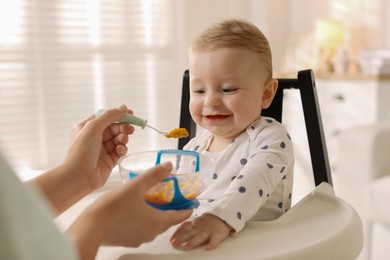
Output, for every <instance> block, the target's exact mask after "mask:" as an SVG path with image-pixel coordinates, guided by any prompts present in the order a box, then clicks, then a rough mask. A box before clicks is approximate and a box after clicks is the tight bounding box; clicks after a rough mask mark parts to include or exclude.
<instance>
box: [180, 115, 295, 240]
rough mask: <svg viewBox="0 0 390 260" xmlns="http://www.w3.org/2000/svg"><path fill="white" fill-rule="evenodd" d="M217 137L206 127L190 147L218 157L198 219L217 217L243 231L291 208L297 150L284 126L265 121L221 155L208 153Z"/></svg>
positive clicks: (268, 120)
mask: <svg viewBox="0 0 390 260" xmlns="http://www.w3.org/2000/svg"><path fill="white" fill-rule="evenodd" d="M212 138H213V135H212V134H211V133H210V132H208V131H207V130H205V129H202V130H200V131H199V132H198V133H197V135H196V136H195V137H194V138H193V139H192V140H191V141H190V142H189V143H188V144H187V145H186V146H185V147H184V149H186V150H195V151H198V152H200V153H203V154H207V155H208V156H210V157H212V158H214V159H216V161H215V162H216V166H215V173H214V175H213V177H212V180H210V183H208V184H207V187H206V189H205V191H204V192H203V193H202V194H200V196H198V199H199V201H200V203H201V204H200V206H199V208H198V209H196V210H195V211H194V215H195V216H199V215H201V214H203V213H206V212H207V213H209V214H213V215H215V216H217V217H219V218H220V219H222V220H224V221H225V222H226V223H227V224H229V225H230V226H231V227H232V228H233V229H234V230H235V231H236V232H238V231H240V230H241V229H243V227H244V226H245V223H246V222H247V221H249V220H272V219H276V218H278V217H279V216H281V215H282V214H283V213H284V212H286V211H287V210H288V209H289V208H290V206H291V193H292V187H293V168H294V152H293V147H292V142H291V138H290V136H289V135H288V133H287V131H286V129H285V128H284V127H283V126H282V125H281V124H280V123H279V122H277V121H276V120H274V119H272V118H269V117H261V118H260V119H258V120H256V121H255V122H254V123H252V124H251V126H250V127H248V128H247V129H246V130H245V131H244V132H243V133H241V134H240V135H239V136H237V138H236V139H235V140H234V141H233V142H232V143H231V144H229V146H228V147H227V148H226V149H225V150H224V151H223V152H219V153H218V154H214V153H210V152H207V149H208V147H209V145H210V143H211V140H212Z"/></svg>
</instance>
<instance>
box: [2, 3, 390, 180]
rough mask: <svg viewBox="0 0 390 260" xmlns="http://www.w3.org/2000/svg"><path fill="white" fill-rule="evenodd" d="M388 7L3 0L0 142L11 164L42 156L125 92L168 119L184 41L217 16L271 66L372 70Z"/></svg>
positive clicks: (152, 117)
mask: <svg viewBox="0 0 390 260" xmlns="http://www.w3.org/2000/svg"><path fill="white" fill-rule="evenodd" d="M388 13H390V4H389V1H387V0H370V1H368V0H319V1H310V0H291V1H290V0H277V1H270V0H229V1H227V0H213V1H206V0H187V1H179V0H165V1H153V0H142V1H141V0H127V1H120V0H102V1H99V0H63V1H60V0H56V1H52V0H29V1H26V0H25V1H24V0H13V1H6V0H0V118H1V120H0V141H1V147H2V152H3V153H4V154H5V155H6V156H7V158H9V160H10V162H11V163H12V165H13V166H14V167H15V169H17V171H18V173H20V174H22V173H23V174H29V172H31V170H41V169H46V168H48V167H51V166H53V165H55V164H56V163H58V162H59V161H61V159H62V158H63V156H64V154H65V151H66V147H67V142H68V135H69V131H70V128H71V127H72V125H73V124H75V123H76V122H79V121H80V120H82V119H84V118H85V117H87V116H88V115H90V114H91V113H93V112H94V111H95V110H97V109H98V108H104V107H112V106H117V105H119V104H122V103H125V104H127V105H128V106H129V107H131V108H133V109H134V112H135V114H136V115H138V116H140V117H144V118H147V119H148V121H149V123H150V124H151V125H153V126H155V127H157V128H159V129H163V130H169V129H171V128H173V127H176V126H177V125H178V121H179V106H180V94H181V89H180V87H181V77H182V73H183V71H184V70H185V69H186V68H187V47H188V45H189V44H190V43H191V41H192V40H193V39H194V37H196V35H197V34H198V33H199V32H200V31H201V30H202V29H204V28H205V27H207V26H209V25H210V24H212V23H214V22H217V21H220V20H221V19H224V18H232V17H236V18H237V17H238V18H244V19H247V20H249V21H251V22H253V23H255V24H256V25H257V26H258V27H259V28H260V29H261V30H262V31H263V32H264V33H265V35H266V36H267V37H268V39H269V41H270V43H271V46H272V50H273V62H274V72H275V76H276V77H277V76H285V75H286V76H288V75H294V76H295V74H296V71H297V70H300V69H306V68H312V69H314V70H315V72H316V76H317V78H318V77H325V78H326V77H328V78H329V77H334V76H335V75H336V76H337V75H338V76H340V77H345V78H346V79H350V78H351V77H356V78H359V77H363V75H376V74H377V73H378V70H379V67H380V65H381V64H382V63H383V61H382V60H381V59H380V56H381V54H383V55H382V56H386V55H387V58H388V56H389V53H388V51H386V49H387V50H388V49H390V20H389V18H388V17H387V16H386V15H385V14H388ZM364 55H365V56H366V59H365V60H362V57H363V56H364ZM363 58H364V57H363ZM369 62H371V66H366V65H367V64H368V63H369ZM381 62H382V63H381ZM378 64H379V65H378ZM365 67H367V68H365ZM135 137H136V138H132V140H131V145H130V151H134V150H135V151H137V150H149V149H158V148H168V147H176V140H169V139H163V138H161V136H158V135H156V134H155V133H154V132H153V131H150V130H144V131H143V130H141V129H137V131H136V135H135Z"/></svg>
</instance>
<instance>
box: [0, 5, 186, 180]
mask: <svg viewBox="0 0 390 260" xmlns="http://www.w3.org/2000/svg"><path fill="white" fill-rule="evenodd" d="M176 8H177V6H176V1H173V0H171V1H157V0H156V1H153V0H142V1H136V0H127V1H120V0H100V1H99V0H62V1H51V0H41V1H28V0H13V1H3V0H0V119H1V120H0V146H1V149H2V153H3V154H4V155H5V156H6V157H7V158H8V160H9V162H10V163H11V165H12V166H13V167H14V168H15V169H16V171H17V172H18V173H19V174H23V172H25V171H26V170H27V171H28V170H36V169H37V170H41V169H47V168H49V167H52V166H53V165H56V164H57V163H59V162H61V160H62V159H63V158H64V156H65V153H66V149H67V143H68V136H69V132H70V129H71V127H72V125H73V124H75V123H77V122H79V121H81V120H82V119H84V118H85V117H87V116H88V115H90V114H91V113H93V112H94V111H96V110H97V109H98V108H104V107H113V106H117V105H120V104H122V103H124V104H127V105H129V106H130V107H131V108H132V109H133V110H134V111H135V114H136V115H138V116H140V117H144V118H147V119H148V122H150V124H151V125H153V126H155V127H157V128H161V129H163V130H169V129H170V128H173V127H176V126H177V123H178V121H179V119H178V118H179V112H178V111H179V109H178V108H179V106H180V104H179V103H180V99H179V96H180V94H179V93H180V86H179V85H178V83H179V84H180V81H181V79H180V75H178V73H177V71H178V69H177V67H176V66H177V55H176V49H177V46H176V45H175V37H176V34H177V33H176V32H177V28H176V27H175V24H176V23H175V22H176V21H175V20H174V19H175V14H176ZM174 92H177V93H178V94H177V96H176V95H173V96H172V94H171V93H174ZM168 96H169V98H168ZM172 106H173V108H174V109H172ZM172 111H175V112H173V113H172ZM176 111H177V113H176ZM173 124H174V125H173ZM168 127H170V128H168ZM163 139H164V138H163ZM175 146H176V140H162V139H161V137H160V136H158V135H157V134H155V133H153V132H152V131H147V130H145V131H141V130H140V128H137V129H136V133H135V135H134V137H133V138H131V141H130V147H129V148H130V151H141V150H150V149H160V148H162V147H163V148H172V147H175Z"/></svg>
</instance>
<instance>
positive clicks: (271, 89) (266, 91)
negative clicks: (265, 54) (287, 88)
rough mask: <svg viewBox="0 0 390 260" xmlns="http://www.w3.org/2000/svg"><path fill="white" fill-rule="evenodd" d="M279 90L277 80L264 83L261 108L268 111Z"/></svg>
mask: <svg viewBox="0 0 390 260" xmlns="http://www.w3.org/2000/svg"><path fill="white" fill-rule="evenodd" d="M277 89H278V81H277V80H276V79H269V80H267V81H266V82H265V83H264V87H263V98H262V99H261V108H262V109H266V108H268V107H269V106H270V105H271V102H272V100H273V99H274V97H275V94H276V90H277Z"/></svg>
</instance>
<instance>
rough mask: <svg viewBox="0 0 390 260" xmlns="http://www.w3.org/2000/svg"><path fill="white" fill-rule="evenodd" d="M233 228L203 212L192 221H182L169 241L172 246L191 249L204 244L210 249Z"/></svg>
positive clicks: (216, 245) (215, 246)
mask: <svg viewBox="0 0 390 260" xmlns="http://www.w3.org/2000/svg"><path fill="white" fill-rule="evenodd" d="M232 232H234V230H233V229H232V228H231V227H230V226H229V225H228V224H226V223H225V222H224V221H223V220H221V219H220V218H218V217H216V216H214V215H211V214H204V215H202V216H200V217H197V218H195V219H194V220H192V221H186V222H184V223H182V224H181V225H180V226H179V227H178V228H177V230H176V231H175V233H174V234H173V235H172V237H171V239H170V241H171V244H172V246H173V247H175V248H181V249H183V250H191V249H194V248H196V247H199V246H202V245H205V246H206V249H207V250H212V249H215V248H217V247H218V245H219V244H220V243H221V242H222V241H223V240H225V239H226V238H227V237H228V236H229V235H230V234H231V233H232Z"/></svg>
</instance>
